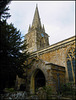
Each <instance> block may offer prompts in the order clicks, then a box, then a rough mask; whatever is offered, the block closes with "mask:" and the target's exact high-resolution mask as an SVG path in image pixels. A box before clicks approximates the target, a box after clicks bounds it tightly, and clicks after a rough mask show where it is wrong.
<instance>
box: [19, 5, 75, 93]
mask: <svg viewBox="0 0 76 100" xmlns="http://www.w3.org/2000/svg"><path fill="white" fill-rule="evenodd" d="M25 39H26V41H27V44H28V47H27V49H28V52H29V53H30V57H29V60H28V63H30V62H32V64H31V67H30V68H29V69H28V70H27V77H28V78H27V79H28V83H27V87H28V89H29V91H30V93H35V91H36V89H37V88H39V87H43V86H51V87H52V89H53V90H54V91H57V89H58V88H59V87H60V84H62V83H66V82H73V83H75V60H76V58H75V57H76V50H75V36H73V37H70V38H68V39H65V40H63V41H61V42H58V43H55V44H53V45H49V36H48V34H47V33H46V32H45V28H44V25H43V26H42V24H41V20H40V16H39V11H38V7H37V6H36V9H35V14H34V18H33V22H32V25H31V26H29V29H28V33H27V34H26V35H25ZM21 84H25V81H24V80H23V79H21V78H19V79H18V87H19V86H20V85H21Z"/></svg>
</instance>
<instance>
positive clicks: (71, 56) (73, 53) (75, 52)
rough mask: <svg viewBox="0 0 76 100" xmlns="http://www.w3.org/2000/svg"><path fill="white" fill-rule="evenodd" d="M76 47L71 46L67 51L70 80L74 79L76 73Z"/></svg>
mask: <svg viewBox="0 0 76 100" xmlns="http://www.w3.org/2000/svg"><path fill="white" fill-rule="evenodd" d="M75 60H76V49H74V48H70V49H69V51H68V53H67V69H68V77H69V81H73V80H74V78H75V77H74V75H75V63H76V61H75Z"/></svg>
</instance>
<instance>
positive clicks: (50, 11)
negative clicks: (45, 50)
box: [7, 1, 75, 45]
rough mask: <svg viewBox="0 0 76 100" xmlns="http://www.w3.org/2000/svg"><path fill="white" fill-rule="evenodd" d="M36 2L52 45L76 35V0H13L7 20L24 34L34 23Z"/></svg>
mask: <svg viewBox="0 0 76 100" xmlns="http://www.w3.org/2000/svg"><path fill="white" fill-rule="evenodd" d="M36 4H37V5H38V10H39V15H40V20H41V24H42V25H43V24H44V27H45V32H46V33H47V34H48V35H49V43H50V45H52V44H55V43H57V42H60V41H62V40H65V39H67V38H70V37H72V36H75V1H11V2H10V3H9V8H10V10H9V12H10V14H11V17H10V18H9V19H8V20H7V22H8V23H9V24H10V23H11V22H12V23H13V24H14V26H15V27H16V28H17V29H18V30H19V29H20V31H21V34H22V36H24V35H25V34H27V33H28V28H29V25H32V21H33V17H34V13H35V8H36Z"/></svg>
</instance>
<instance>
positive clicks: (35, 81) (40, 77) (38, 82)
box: [30, 69, 46, 94]
mask: <svg viewBox="0 0 76 100" xmlns="http://www.w3.org/2000/svg"><path fill="white" fill-rule="evenodd" d="M45 85H46V79H45V76H44V74H43V72H42V71H41V70H40V69H36V70H35V71H34V72H33V74H32V76H31V84H30V92H31V94H34V93H35V92H36V90H37V89H38V88H39V87H43V86H45Z"/></svg>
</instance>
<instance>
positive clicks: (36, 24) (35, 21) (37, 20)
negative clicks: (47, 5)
mask: <svg viewBox="0 0 76 100" xmlns="http://www.w3.org/2000/svg"><path fill="white" fill-rule="evenodd" d="M32 27H34V28H40V27H41V22H40V17H39V11H38V6H37V4H36V9H35V14H34V18H33V22H32Z"/></svg>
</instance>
